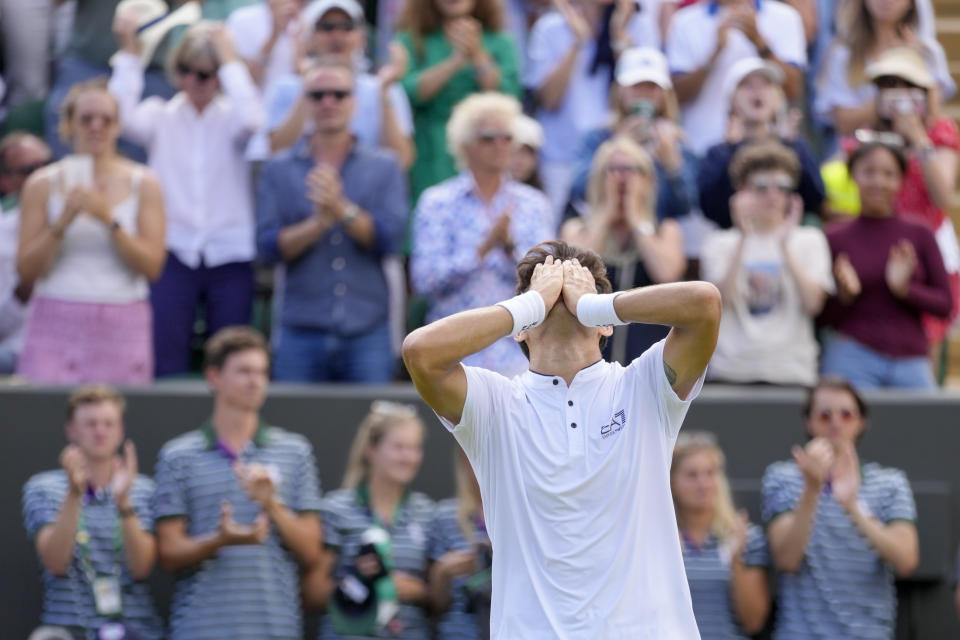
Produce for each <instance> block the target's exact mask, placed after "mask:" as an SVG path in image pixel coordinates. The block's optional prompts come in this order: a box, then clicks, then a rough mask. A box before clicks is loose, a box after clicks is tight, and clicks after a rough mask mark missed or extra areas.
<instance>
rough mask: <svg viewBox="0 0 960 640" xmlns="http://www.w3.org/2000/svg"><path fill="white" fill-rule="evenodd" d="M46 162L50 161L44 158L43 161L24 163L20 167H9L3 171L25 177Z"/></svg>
mask: <svg viewBox="0 0 960 640" xmlns="http://www.w3.org/2000/svg"><path fill="white" fill-rule="evenodd" d="M48 164H50V161H49V160H44V161H43V162H34V163H33V164H25V165H23V166H22V167H10V168H8V169H6V171H5V173H8V174H12V175H15V176H20V177H22V178H26V177H27V176H29V175H30V174H31V173H33V172H34V171H36V170H37V169H42V168H44V167H45V166H47V165H48Z"/></svg>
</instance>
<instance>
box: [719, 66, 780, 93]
mask: <svg viewBox="0 0 960 640" xmlns="http://www.w3.org/2000/svg"><path fill="white" fill-rule="evenodd" d="M758 71H759V72H760V73H762V74H763V75H765V76H767V79H768V80H770V82H772V83H773V84H776V85H782V84H783V79H784V77H783V70H782V69H781V68H780V67H778V66H777V65H775V64H774V63H772V62H768V61H767V60H764V59H763V58H757V57H755V56H754V57H750V58H743V59H741V60H737V61H736V62H735V63H733V66H731V67H730V69H729V71H727V76H726V77H725V78H724V79H723V95H724V97H725V98H726V100H727V102H730V99H731V98H732V97H733V93H734V92H735V91H736V90H737V87H739V86H740V83H741V82H743V80H744V78H746V77H747V76H749V75H750V74H752V73H756V72H758Z"/></svg>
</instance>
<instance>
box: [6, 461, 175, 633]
mask: <svg viewBox="0 0 960 640" xmlns="http://www.w3.org/2000/svg"><path fill="white" fill-rule="evenodd" d="M153 489H154V486H153V481H152V480H150V478H147V477H146V476H137V478H136V480H135V481H134V483H133V487H132V488H131V489H130V503H131V504H132V505H133V509H134V511H136V514H137V518H139V520H140V526H141V527H143V529H144V530H146V531H153V512H152V510H151V507H150V501H151V499H152V497H153ZM68 490H69V483H68V480H67V474H66V472H65V471H63V470H62V469H58V470H56V471H45V472H43V473H38V474H37V475H35V476H33V477H31V478H30V479H29V480H28V481H27V483H26V484H25V485H24V487H23V520H24V524H25V526H26V528H27V535H28V536H30V540H31V541H34V539H35V538H36V535H37V532H39V531H40V529H41V528H42V527H44V526H46V525H48V524H52V523H53V521H54V520H56V518H57V514H58V513H59V512H60V505H62V504H63V500H64V499H65V498H66V497H67V492H68ZM82 509H83V519H84V521H85V523H86V527H87V530H88V532H89V534H90V543H89V544H90V564H91V565H92V566H93V569H94V571H95V572H97V573H98V574H106V575H112V574H113V573H114V571H115V567H116V563H117V554H116V550H115V541H114V540H115V536H116V527H117V524H118V523H119V522H120V516H119V514H118V513H117V506H116V503H115V502H114V499H113V495H112V494H111V492H110V491H109V489H107V490H104V491H101V492H97V493H96V494H93V495H92V496H89V495H88V496H87V497H85V498H84V501H83V507H82ZM120 562H121V563H122V564H123V560H122V558H121V560H120ZM81 567H82V565H81V564H80V548H79V545H76V544H75V545H74V549H73V561H72V562H71V563H70V567H69V569H68V570H67V575H66V576H63V577H57V576H54V575H53V574H51V573H50V572H48V571H43V613H42V614H41V618H40V620H41V622H42V623H43V624H48V625H60V626H65V627H75V628H82V629H85V630H87V633H86V635H87V637H89V638H93V637H95V630H96V629H98V628H99V627H101V626H102V625H103V624H105V623H107V622H109V620H106V619H104V618H101V617H99V616H98V615H97V612H96V607H95V606H94V602H93V591H92V587H91V585H90V582H89V580H88V578H87V577H86V576H85V575H84V571H83V570H82V568H81ZM120 583H121V586H122V588H123V596H122V599H123V622H124V623H125V624H126V625H128V626H129V627H130V628H131V629H134V630H135V631H136V632H138V633H139V634H140V635H141V636H142V637H143V638H144V639H145V640H155V639H156V638H160V637H162V635H163V625H162V623H161V622H160V618H159V617H158V616H157V613H156V611H155V610H154V608H153V599H152V598H151V597H150V590H149V587H148V585H147V583H146V582H145V581H137V580H134V579H133V578H132V577H131V576H130V574H129V572H128V571H127V570H126V567H125V566H124V567H123V570H122V573H121V577H120Z"/></svg>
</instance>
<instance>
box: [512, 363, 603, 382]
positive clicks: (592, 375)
mask: <svg viewBox="0 0 960 640" xmlns="http://www.w3.org/2000/svg"><path fill="white" fill-rule="evenodd" d="M607 364H608V363H607V361H606V360H604V359H603V358H600V359H599V360H597V361H596V362H594V363H593V364H591V365H589V366H586V367H584V368H583V369H580V371H577V375H575V376H573V382H572V383H571V385H570V388H573V387H579V386H580V385H583V384H590V383H592V382H594V381H596V380H598V379H599V378H600V377H601V376H603V373H604V372H605V371H606V365H607ZM554 380H556V381H557V384H554V383H553V381H554ZM520 381H521V382H522V383H523V385H524V386H526V387H531V388H534V389H551V388H554V387H559V386H560V385H563V386H564V387H566V384H567V383H566V382H564V380H563V378H561V377H560V376H552V375H547V374H545V373H537V372H536V371H531V370H530V369H527V370H526V371H524V372H523V374H521V376H520Z"/></svg>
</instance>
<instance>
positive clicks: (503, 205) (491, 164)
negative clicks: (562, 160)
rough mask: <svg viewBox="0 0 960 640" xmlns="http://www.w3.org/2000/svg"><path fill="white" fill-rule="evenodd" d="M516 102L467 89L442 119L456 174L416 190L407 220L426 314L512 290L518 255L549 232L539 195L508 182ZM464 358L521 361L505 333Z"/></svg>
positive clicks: (503, 364) (414, 279)
mask: <svg viewBox="0 0 960 640" xmlns="http://www.w3.org/2000/svg"><path fill="white" fill-rule="evenodd" d="M519 116H520V104H519V103H518V102H517V100H516V99H515V98H513V97H511V96H507V95H503V94H499V93H494V92H488V93H478V94H474V95H471V96H469V97H467V98H466V99H464V100H463V101H462V102H460V103H459V104H458V105H457V106H456V107H455V108H454V110H453V113H452V114H451V116H450V120H449V122H448V123H447V141H448V143H449V145H450V152H451V153H452V154H453V157H454V158H455V159H456V161H457V164H458V166H459V167H460V169H461V170H462V173H461V174H460V175H458V176H456V177H453V178H450V179H449V180H445V181H444V182H441V183H440V184H438V185H436V186H434V187H431V188H430V189H427V190H426V191H424V192H423V195H421V196H420V200H419V203H418V205H417V210H416V213H415V217H414V223H413V236H412V243H413V249H412V255H411V258H410V281H411V283H412V285H413V289H414V291H415V292H416V293H417V294H418V295H420V296H422V297H424V298H426V300H427V302H428V304H429V310H428V312H427V321H428V322H433V321H434V320H437V319H439V318H442V317H445V316H448V315H451V314H453V313H457V312H458V311H463V310H464V309H471V308H474V307H479V306H485V305H490V304H494V303H495V302H496V301H497V300H501V299H503V298H507V297H510V296H511V295H513V288H514V285H515V275H514V268H515V266H516V263H517V261H518V260H520V258H522V257H523V256H524V254H526V252H527V250H528V249H530V247H533V246H534V245H536V244H539V243H540V242H543V241H544V240H550V239H552V238H553V237H554V236H555V226H554V220H553V211H552V209H551V208H550V203H549V201H548V200H547V198H546V196H545V195H543V193H541V192H540V191H537V190H536V189H534V188H533V187H529V186H527V185H525V184H521V183H519V182H515V181H514V180H513V179H511V178H510V174H509V172H508V169H509V167H510V163H511V160H512V158H513V153H514V145H513V130H514V126H515V122H516V120H517V119H518V118H519ZM464 362H466V363H467V364H472V365H476V366H481V367H484V368H487V369H492V370H495V371H498V372H500V373H503V374H506V375H513V374H517V373H520V372H522V371H525V370H526V369H527V362H526V359H525V358H524V356H523V353H522V352H521V351H520V348H519V347H518V346H517V345H516V343H514V341H513V339H512V338H511V337H509V336H507V337H504V338H503V339H501V340H498V341H497V342H495V343H494V344H492V345H491V346H489V347H488V348H486V349H484V350H483V351H480V352H479V353H476V354H473V355H472V356H470V357H468V358H467V359H466V360H465V361H464Z"/></svg>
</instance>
